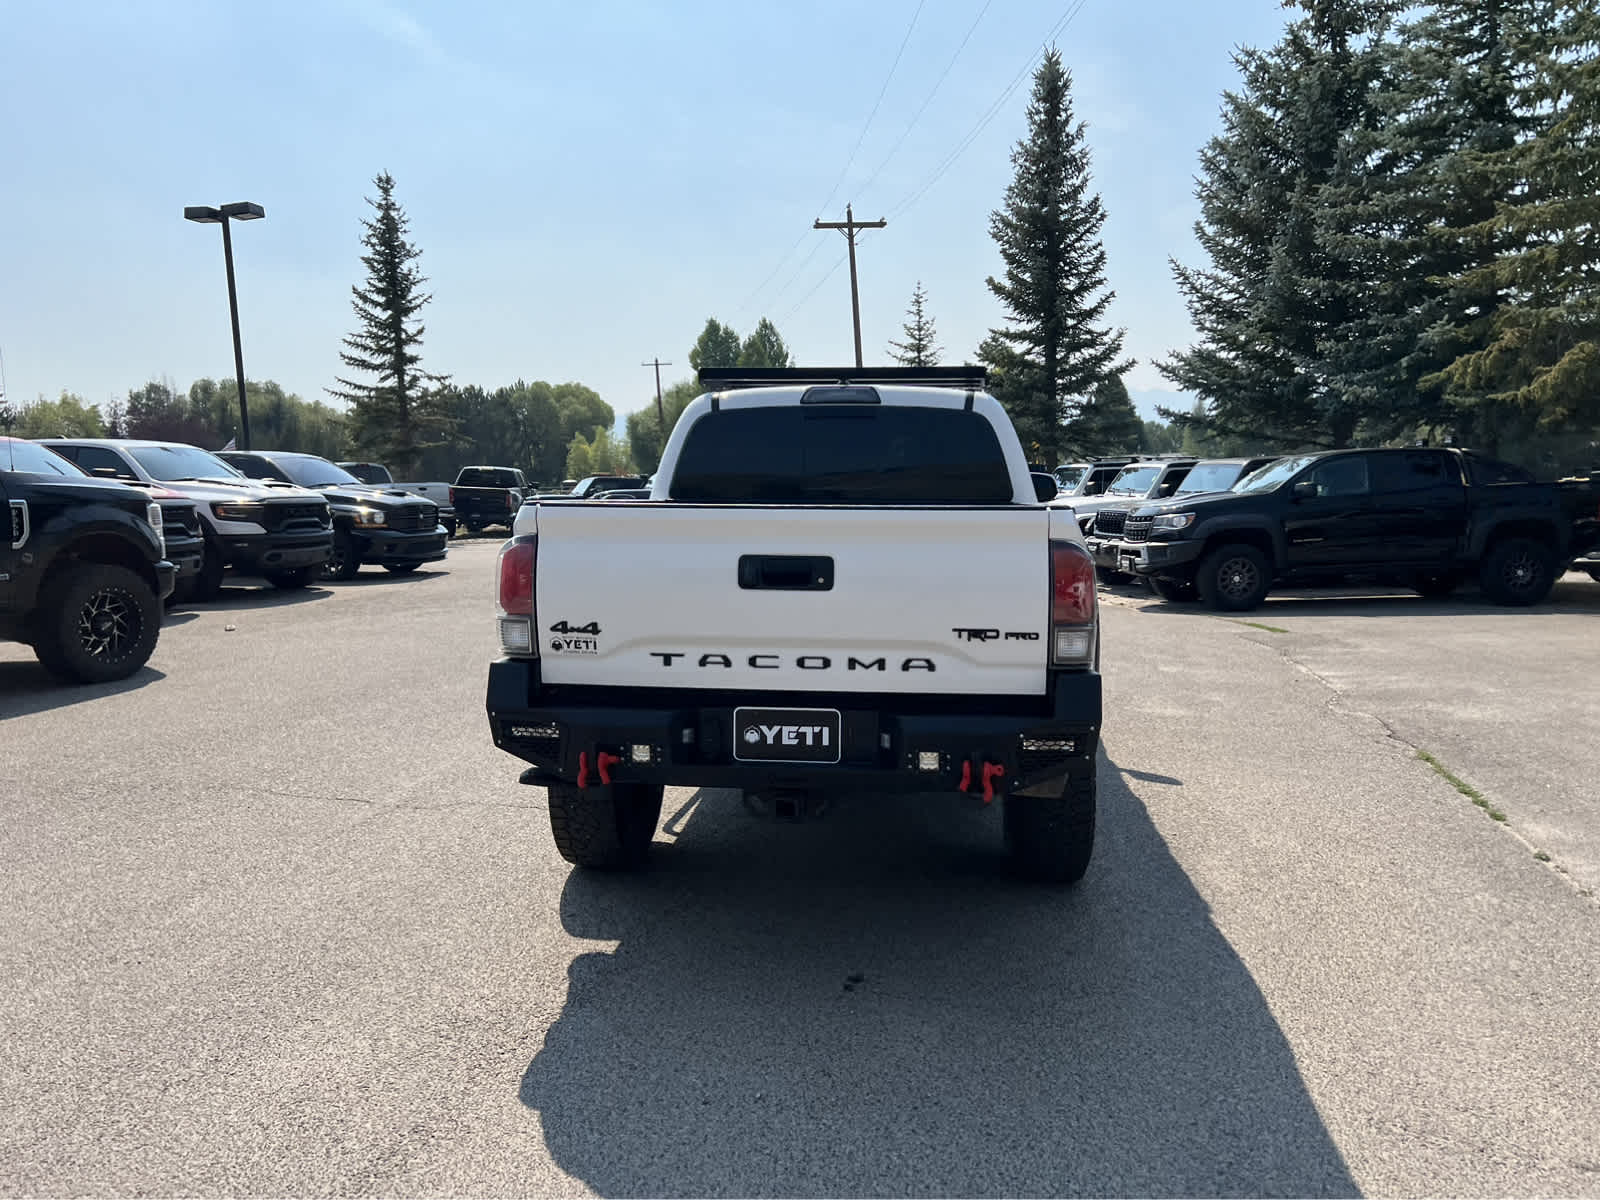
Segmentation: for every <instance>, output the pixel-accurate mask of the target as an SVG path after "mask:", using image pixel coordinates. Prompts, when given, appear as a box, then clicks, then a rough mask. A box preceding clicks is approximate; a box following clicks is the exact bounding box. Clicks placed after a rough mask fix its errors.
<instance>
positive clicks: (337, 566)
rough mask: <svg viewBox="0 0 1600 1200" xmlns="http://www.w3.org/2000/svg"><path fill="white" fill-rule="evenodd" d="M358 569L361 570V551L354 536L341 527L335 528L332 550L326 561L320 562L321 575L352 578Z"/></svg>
mask: <svg viewBox="0 0 1600 1200" xmlns="http://www.w3.org/2000/svg"><path fill="white" fill-rule="evenodd" d="M359 570H361V552H360V551H359V550H358V549H357V547H356V540H355V538H353V537H351V536H350V535H349V534H348V533H346V532H345V531H344V530H342V529H335V530H334V531H333V552H332V553H331V554H330V555H329V556H328V561H327V562H325V563H323V564H322V577H323V578H324V579H338V580H349V579H354V578H355V577H356V572H357V571H359Z"/></svg>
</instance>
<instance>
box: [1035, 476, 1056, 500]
mask: <svg viewBox="0 0 1600 1200" xmlns="http://www.w3.org/2000/svg"><path fill="white" fill-rule="evenodd" d="M1033 497H1034V499H1035V500H1037V501H1039V503H1041V504H1046V503H1048V502H1049V501H1051V500H1054V499H1055V498H1056V481H1055V479H1054V477H1053V476H1050V475H1046V474H1045V473H1044V472H1043V471H1035V472H1034V473H1033Z"/></svg>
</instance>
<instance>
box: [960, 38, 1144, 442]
mask: <svg viewBox="0 0 1600 1200" xmlns="http://www.w3.org/2000/svg"><path fill="white" fill-rule="evenodd" d="M1084 129H1085V127H1084V125H1083V123H1082V122H1074V120H1073V115H1072V77H1071V75H1070V74H1069V73H1068V71H1067V70H1066V69H1065V68H1064V67H1063V66H1062V65H1061V54H1060V52H1059V51H1057V50H1056V49H1054V48H1053V47H1052V48H1051V49H1050V50H1049V51H1047V52H1046V53H1045V57H1044V61H1043V62H1042V63H1040V65H1039V69H1038V70H1037V71H1036V72H1035V73H1034V79H1033V95H1032V99H1031V100H1030V102H1029V105H1028V134H1027V136H1026V137H1025V138H1024V139H1022V140H1021V141H1020V142H1018V144H1017V147H1016V149H1015V150H1014V151H1013V152H1012V155H1011V162H1012V166H1013V167H1014V168H1015V174H1014V177H1013V179H1012V181H1011V184H1010V186H1009V187H1007V189H1006V193H1005V202H1004V206H1003V207H1002V208H1000V209H999V210H997V211H996V212H995V213H994V214H993V215H992V216H991V218H990V221H989V230H990V233H991V235H992V236H993V237H994V240H995V243H996V245H997V246H998V248H999V251H1000V257H1001V260H1002V261H1003V262H1004V264H1005V277H1004V279H1003V280H999V279H995V278H993V277H992V276H991V277H990V278H989V279H988V281H987V283H988V286H989V290H990V291H991V292H993V293H994V294H995V296H996V297H998V298H999V300H1000V302H1001V304H1002V305H1003V306H1004V307H1005V310H1006V314H1007V317H1008V324H1007V325H1006V327H1005V328H1003V329H996V330H993V331H992V333H991V336H990V337H989V338H988V339H986V340H985V342H984V344H983V346H982V347H980V349H979V357H980V359H982V361H984V362H985V363H986V364H988V365H989V366H991V367H994V368H995V369H996V371H997V373H998V374H999V375H1000V376H1001V378H1002V380H1003V382H1004V383H1005V384H1006V385H1008V386H1004V387H1003V388H1002V390H1001V392H999V393H997V395H998V397H999V398H1000V399H1001V400H1002V402H1003V403H1005V404H1006V405H1007V407H1008V408H1009V410H1010V412H1011V417H1012V420H1013V421H1014V422H1016V424H1017V426H1018V431H1019V433H1022V434H1023V441H1024V444H1025V445H1028V444H1029V443H1033V444H1036V445H1037V446H1038V448H1039V452H1040V455H1041V456H1042V457H1045V458H1053V457H1054V456H1055V455H1056V454H1058V453H1059V451H1060V450H1061V448H1062V445H1063V428H1064V426H1065V424H1066V422H1067V420H1068V419H1069V418H1070V417H1071V416H1072V415H1073V413H1074V411H1075V410H1076V407H1077V405H1078V404H1079V403H1080V402H1081V400H1082V398H1083V397H1084V396H1086V395H1088V393H1089V392H1091V391H1092V390H1093V389H1094V387H1095V386H1096V385H1097V384H1099V383H1100V382H1101V381H1102V380H1104V379H1106V378H1108V377H1110V376H1114V375H1120V374H1121V373H1122V372H1124V371H1126V370H1127V369H1128V368H1129V367H1130V366H1131V365H1132V363H1131V361H1123V360H1121V359H1120V355H1121V353H1122V338H1123V331H1122V330H1120V329H1118V330H1113V329H1110V328H1107V327H1103V326H1102V325H1101V324H1100V322H1101V321H1102V320H1103V319H1104V317H1105V314H1106V311H1107V310H1108V309H1109V307H1110V305H1111V301H1112V299H1113V298H1114V296H1115V293H1114V292H1112V291H1111V290H1110V289H1109V288H1107V286H1106V253H1105V247H1104V245H1103V244H1102V242H1101V240H1100V230H1101V227H1102V226H1103V225H1104V224H1105V209H1104V208H1103V207H1102V205H1101V203H1100V197H1099V195H1098V193H1095V192H1094V191H1092V190H1091V188H1090V175H1089V147H1088V144H1087V142H1086V141H1085V138H1084Z"/></svg>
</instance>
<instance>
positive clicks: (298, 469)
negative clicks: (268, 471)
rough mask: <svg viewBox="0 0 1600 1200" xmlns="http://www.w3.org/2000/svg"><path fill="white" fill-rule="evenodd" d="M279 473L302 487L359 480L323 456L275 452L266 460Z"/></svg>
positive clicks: (317, 486) (356, 481)
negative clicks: (275, 453)
mask: <svg viewBox="0 0 1600 1200" xmlns="http://www.w3.org/2000/svg"><path fill="white" fill-rule="evenodd" d="M268 461H269V462H270V463H271V464H272V465H273V466H274V467H276V468H277V469H278V471H279V472H280V473H282V474H283V475H286V476H287V477H288V481H289V482H290V483H295V484H299V485H300V486H301V487H304V488H320V487H331V486H333V485H334V484H340V483H356V484H359V483H360V482H361V480H359V479H357V478H356V477H355V476H354V475H352V474H350V472H349V471H346V470H345V469H344V468H343V467H336V466H334V465H333V464H332V463H331V462H329V461H328V460H327V459H325V458H317V457H315V456H313V455H310V454H306V455H300V454H277V455H273V457H272V458H271V459H269V460H268Z"/></svg>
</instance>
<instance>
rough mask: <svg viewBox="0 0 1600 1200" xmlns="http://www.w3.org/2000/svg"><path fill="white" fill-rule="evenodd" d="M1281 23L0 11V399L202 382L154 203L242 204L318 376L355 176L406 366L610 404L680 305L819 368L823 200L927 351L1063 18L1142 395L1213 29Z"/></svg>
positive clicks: (338, 313) (1151, 7)
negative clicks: (402, 316) (397, 296)
mask: <svg viewBox="0 0 1600 1200" xmlns="http://www.w3.org/2000/svg"><path fill="white" fill-rule="evenodd" d="M980 14H981V16H980ZM914 16H915V20H914V21H913V17H914ZM1063 20H1065V22H1066V23H1065V24H1064V25H1062V24H1061V22H1062V21H1063ZM1283 20H1284V14H1283V12H1282V10H1281V8H1280V7H1279V3H1278V0H1136V2H1133V3H1127V2H1122V0H1049V2H1044V0H989V3H988V4H987V5H985V4H984V2H983V0H960V2H959V3H957V2H954V0H924V2H923V3H922V4H921V5H920V8H919V5H918V2H917V0H881V2H878V3H872V4H866V5H863V4H860V3H859V2H857V3H834V2H833V0H817V2H814V3H810V4H804V5H801V4H793V3H763V2H760V0H746V2H745V3H736V2H733V0H729V2H726V3H713V2H709V0H707V2H695V3H688V2H685V3H673V4H670V5H668V4H642V3H606V2H604V0H597V2H595V3H592V4H587V5H570V4H563V5H548V4H544V3H533V4H516V3H508V2H505V0H498V2H489V0H458V2H455V3H423V2H421V0H327V2H326V3H319V4H299V3H275V4H261V5H253V6H250V5H214V6H210V7H206V8H200V7H196V6H194V5H193V4H192V3H190V4H183V5H177V4H167V3H137V4H125V3H118V4H101V3H82V4H74V5H44V4H29V5H14V6H8V13H7V16H6V18H5V46H6V52H5V56H4V69H3V70H0V152H3V153H4V156H5V158H4V161H3V168H4V178H5V180H6V185H5V187H4V188H3V189H0V354H3V355H4V361H5V370H6V381H7V384H8V392H9V395H10V397H11V399H13V400H14V401H22V402H26V401H28V400H31V399H33V398H34V396H35V395H37V394H40V393H43V394H45V395H47V396H54V395H55V394H56V393H57V392H58V391H60V390H61V389H63V388H66V389H69V390H71V391H75V392H78V393H80V394H82V395H84V396H86V397H87V398H88V399H90V400H92V401H95V402H97V403H105V402H106V401H107V400H109V399H110V398H111V397H112V396H113V395H117V394H120V393H124V392H126V391H127V390H128V389H129V388H131V387H135V386H138V385H139V384H141V383H142V382H144V381H145V380H147V379H150V378H160V377H168V378H170V379H172V380H174V381H175V382H176V383H177V384H178V385H179V386H180V387H187V385H188V384H189V382H190V381H191V380H193V379H194V378H196V377H199V376H203V375H214V376H229V375H231V374H232V349H231V343H230V335H229V328H228V315H227V296H226V289H225V283H224V277H223V270H222V261H221V259H222V250H221V238H220V236H219V235H218V233H217V231H216V229H215V228H213V227H209V226H198V225H193V224H189V223H186V222H185V221H183V220H182V219H181V213H182V209H183V207H184V205H186V204H221V203H226V202H229V201H234V200H251V201H255V202H256V203H259V204H261V205H263V206H264V207H265V208H266V211H267V219H266V220H265V221H259V222H256V223H254V224H250V225H244V226H241V227H238V228H236V230H235V233H236V236H235V239H234V250H235V261H236V266H237V270H238V277H239V290H240V318H241V323H242V325H243V331H244V353H245V368H246V371H247V373H248V374H249V375H250V376H251V377H252V378H272V379H276V380H278V381H279V382H280V383H282V384H283V385H284V386H285V387H286V388H288V389H289V390H291V391H294V392H298V393H300V394H301V395H303V396H306V397H307V398H323V399H326V397H325V396H324V395H323V391H322V389H323V388H324V387H326V386H327V385H329V384H330V383H332V381H333V377H334V375H335V373H336V372H337V371H338V369H339V361H338V352H339V340H340V338H341V337H342V336H343V335H344V334H345V333H346V332H348V330H349V329H350V327H351V325H352V320H353V318H352V314H351V311H350V304H349V289H350V285H351V284H352V283H355V282H357V280H358V279H359V277H360V265H359V263H358V261H357V254H358V252H359V246H358V237H359V232H360V231H359V226H358V222H359V220H360V219H361V218H362V217H363V216H365V215H366V213H367V212H368V210H367V208H366V205H365V204H364V202H363V197H365V196H367V195H370V194H372V190H373V189H372V187H371V183H370V181H371V178H372V177H373V176H374V175H375V174H376V173H378V172H379V171H380V170H388V171H390V172H391V173H392V174H393V175H394V177H395V179H396V182H397V194H398V196H399V198H400V200H401V202H402V203H403V204H404V205H405V207H406V210H407V212H408V214H409V215H410V218H411V224H412V233H413V236H414V238H415V239H416V241H417V243H418V244H419V245H420V246H421V247H422V248H423V251H424V255H423V259H422V265H423V268H424V270H425V271H426V272H427V274H428V275H429V277H430V285H429V286H430V289H431V291H432V293H433V296H434V300H433V303H432V304H431V305H430V306H429V308H428V310H427V312H426V319H427V325H428V332H427V336H426V339H425V341H424V361H425V365H427V366H428V367H430V368H431V369H433V370H437V371H442V372H446V373H448V374H450V375H452V376H453V377H454V378H455V379H456V380H458V381H460V382H463V383H479V384H483V385H485V386H495V385H498V384H501V383H509V382H511V381H512V380H513V379H515V378H517V377H519V376H520V377H523V378H527V379H548V380H551V381H562V380H568V379H575V380H578V381H581V382H583V383H586V384H588V385H589V386H591V387H593V388H595V389H596V390H597V391H599V392H600V394H601V395H602V396H604V397H605V399H606V400H607V401H608V402H610V403H611V404H612V405H613V406H614V407H615V408H616V409H617V411H618V412H619V413H624V412H627V411H630V410H632V409H637V408H640V407H643V406H644V405H645V404H647V403H649V402H651V400H652V397H653V388H654V383H653V377H652V375H651V372H650V370H649V369H648V368H644V367H641V366H640V365H639V364H640V362H641V361H643V360H647V359H650V358H651V357H653V356H655V355H660V356H661V357H662V358H663V359H666V360H670V361H671V362H672V363H674V364H675V365H674V366H672V367H669V368H667V369H666V370H665V371H664V372H663V375H664V377H665V378H666V380H667V381H669V382H670V381H671V380H673V379H677V378H680V377H683V376H686V375H688V374H689V370H688V365H687V361H686V354H687V351H688V348H689V346H690V345H691V344H692V342H693V340H694V338H695V336H696V335H697V334H698V332H699V330H700V327H701V325H702V324H703V323H704V321H705V318H706V317H708V316H713V315H714V316H717V317H718V318H720V319H722V320H724V321H727V322H730V323H731V324H733V325H734V327H735V328H736V329H738V330H739V332H740V333H747V332H748V331H749V330H750V329H751V328H752V327H753V326H754V324H755V322H756V320H757V319H758V318H759V317H761V316H769V317H771V318H772V319H773V320H774V321H775V322H776V324H777V326H778V328H779V331H780V332H781V333H782V334H783V336H784V337H785V339H786V340H787V341H788V343H789V345H790V347H791V348H792V349H793V351H794V352H795V354H796V357H797V359H798V360H799V361H800V362H802V363H811V364H822V363H828V364H832V363H840V362H849V361H851V360H852V358H853V349H852V340H851V331H850V300H849V275H848V270H847V269H846V268H844V267H843V266H841V265H840V264H841V263H842V260H843V258H844V239H843V238H842V237H841V236H840V235H839V234H836V233H827V232H812V231H811V229H810V226H811V222H812V220H813V219H814V218H816V217H819V216H821V217H823V218H824V219H827V220H834V219H842V217H843V211H844V205H845V202H846V201H852V202H853V203H854V205H855V211H856V216H857V217H858V218H866V219H872V218H877V217H880V216H882V217H888V218H889V225H888V227H887V228H886V229H883V230H881V231H870V232H868V233H865V234H863V235H862V237H861V245H860V251H859V261H860V272H861V291H862V297H861V303H862V326H863V339H864V342H865V345H866V354H867V359H868V361H869V362H871V361H873V360H874V359H875V358H876V359H877V361H885V359H884V356H883V355H884V348H885V344H886V342H887V341H888V340H889V339H890V338H891V337H898V336H899V332H900V324H901V322H902V321H903V319H904V312H905V308H906V304H907V302H908V300H909V298H910V295H911V291H912V288H913V286H914V284H915V282H916V281H917V280H918V279H921V280H922V282H923V285H924V286H925V288H926V289H927V293H928V302H929V308H930V311H931V313H932V315H933V316H934V318H935V321H936V323H937V327H938V333H939V340H940V341H941V343H942V344H943V345H944V347H945V348H946V351H947V354H946V358H947V359H948V360H951V361H961V360H962V359H965V358H967V357H968V356H970V354H971V353H972V350H973V349H974V348H975V347H976V345H977V343H978V342H979V341H980V340H981V339H982V337H983V336H984V333H985V332H986V330H987V329H988V328H989V327H991V326H993V325H995V324H997V323H998V322H999V321H1000V320H1001V319H1002V318H1001V313H1000V311H999V308H998V306H997V305H996V303H995V302H994V300H993V298H992V297H991V296H990V295H989V293H988V290H987V289H986V288H985V287H984V283H983V281H984V278H985V276H987V275H989V274H991V273H994V272H995V271H997V270H998V269H999V262H998V258H997V255H996V253H995V250H994V246H993V243H992V241H991V240H990V238H989V235H988V215H989V213H990V212H991V211H992V210H993V209H994V208H995V207H996V206H997V205H998V203H999V202H1000V199H1001V195H1002V192H1003V191H1004V188H1005V186H1006V183H1007V181H1008V179H1009V175H1010V168H1009V155H1010V152H1011V149H1012V147H1013V146H1014V144H1015V143H1016V141H1017V139H1018V138H1019V137H1020V136H1022V134H1023V132H1024V129H1025V108H1026V103H1027V93H1028V86H1029V82H1030V80H1029V79H1028V78H1026V77H1024V78H1023V79H1022V80H1021V82H1020V84H1019V85H1018V86H1017V88H1016V90H1015V91H1014V92H1012V93H1011V95H1010V97H1009V98H1008V99H1004V100H1002V96H1003V95H1004V93H1005V91H1006V88H1007V87H1008V85H1010V84H1011V82H1012V81H1013V80H1014V79H1015V78H1016V77H1017V76H1018V74H1019V72H1022V71H1024V70H1025V69H1026V68H1027V67H1028V65H1029V63H1030V60H1031V59H1032V57H1033V56H1034V55H1035V54H1036V53H1037V51H1038V49H1039V46H1040V44H1041V41H1042V39H1043V38H1044V37H1045V36H1046V35H1047V33H1049V32H1050V31H1051V30H1052V29H1057V28H1059V32H1058V33H1057V34H1056V37H1055V41H1056V43H1057V44H1058V45H1059V47H1060V48H1061V51H1062V53H1063V56H1064V58H1065V60H1066V62H1067V65H1068V66H1069V67H1070V68H1071V69H1072V71H1073V74H1074V82H1075V94H1076V101H1077V107H1078V115H1079V116H1080V117H1082V118H1083V119H1084V120H1086V121H1087V122H1088V124H1089V132H1088V138H1089V142H1090V144H1091V146H1092V148H1093V154H1094V173H1095V180H1096V184H1097V186H1098V188H1099V190H1100V192H1101V194H1102V197H1103V199H1104V201H1105V205H1106V208H1107V211H1108V213H1109V217H1108V221H1107V224H1106V229H1105V242H1106V249H1107V253H1108V256H1109V276H1110V281H1111V284H1112V286H1113V287H1114V288H1115V289H1116V291H1117V301H1116V304H1115V306H1114V308H1113V320H1114V322H1115V323H1116V324H1118V325H1121V326H1124V327H1126V329H1127V344H1126V345H1127V350H1128V352H1129V353H1131V354H1133V355H1134V356H1135V357H1137V358H1138V359H1139V360H1140V361H1139V365H1138V366H1137V367H1136V368H1135V369H1134V371H1133V372H1132V374H1131V375H1130V376H1129V377H1128V382H1129V386H1130V389H1131V390H1132V391H1133V392H1134V394H1135V398H1136V399H1137V400H1138V401H1139V403H1140V406H1141V408H1142V409H1144V410H1145V411H1146V412H1147V414H1148V413H1150V412H1152V410H1153V407H1154V404H1155V403H1156V402H1171V399H1172V398H1171V397H1170V396H1163V394H1162V391H1161V389H1162V388H1163V387H1164V384H1163V381H1162V380H1161V379H1160V377H1159V376H1158V375H1157V373H1156V371H1155V369H1154V367H1153V366H1152V365H1151V360H1152V359H1154V358H1157V357H1159V356H1161V355H1162V354H1164V353H1166V352H1167V351H1168V350H1170V349H1171V348H1173V347H1175V346H1180V345H1184V344H1187V342H1188V340H1189V338H1190V335H1191V334H1190V328H1189V325H1188V321H1187V318H1186V315H1185V312H1184V308H1183V305H1182V302H1181V300H1180V298H1179V296H1178V294H1177V291H1176V289H1175V288H1174V286H1173V283H1172V279H1171V274H1170V271H1169V269H1168V266H1167V258H1168V256H1169V255H1176V256H1178V257H1179V258H1180V259H1185V260H1190V261H1192V260H1194V258H1195V254H1196V252H1195V248H1194V243H1193V237H1192V234H1191V232H1190V226H1191V224H1192V222H1193V220H1194V217H1195V212H1196V206H1195V202H1194V199H1193V194H1192V192H1193V184H1192V177H1193V174H1194V170H1195V163H1196V153H1197V151H1198V149H1199V148H1200V146H1201V144H1202V143H1203V142H1204V140H1205V139H1206V138H1207V137H1208V136H1209V135H1210V134H1211V133H1212V132H1214V130H1215V128H1216V125H1217V111H1218V99H1219V93H1220V91H1221V90H1222V89H1223V88H1225V87H1229V86H1231V85H1232V84H1233V82H1234V78H1235V77H1234V72H1233V68H1232V65H1231V63H1230V61H1229V54H1230V51H1231V49H1232V48H1233V47H1234V46H1236V45H1240V44H1245V45H1262V44H1266V43H1269V42H1271V41H1273V40H1275V39H1276V37H1277V36H1278V33H1279V31H1280V30H1281V28H1282V25H1283ZM908 30H909V37H908ZM969 32H970V36H969ZM963 39H966V41H965V44H964V45H963V44H962V43H963ZM902 43H904V46H905V50H904V54H903V55H902V56H901V58H900V60H899V62H898V65H897V67H896V68H895V70H894V72H893V74H892V75H891V74H890V64H891V63H892V62H894V60H895V56H896V52H897V50H898V49H899V48H900V47H901V45H902ZM958 48H959V54H958V53H957V51H958ZM952 59H953V61H954V66H953V67H952V68H951V69H950V70H949V71H948V73H945V69H946V66H947V65H948V64H950V63H951V62H952ZM886 79H887V86H886V87H885V80H886ZM880 90H881V92H882V102H881V104H880V105H879V106H878V108H877V111H876V114H875V115H873V116H872V119H871V121H870V123H869V122H868V117H869V114H871V113H872V112H873V106H874V102H875V101H876V100H877V98H878V96H879V94H880ZM930 97H931V99H930ZM997 105H998V106H997ZM996 106H997V107H996ZM919 111H920V116H918V115H917V114H918V113H919ZM986 114H992V115H990V116H989V119H988V121H987V123H986V124H984V123H983V120H984V118H985V116H986ZM913 118H915V120H913ZM858 141H859V149H858V150H857V151H856V152H855V153H854V157H853V158H852V150H853V148H855V147H856V146H857V144H858ZM963 144H964V145H965V149H964V150H962V151H961V153H960V154H959V156H958V157H956V158H954V159H953V161H950V156H951V154H952V152H953V151H955V150H956V149H957V148H958V147H961V146H962V145H963ZM941 167H943V168H944V169H943V171H942V173H941ZM829 272H831V274H829Z"/></svg>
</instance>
